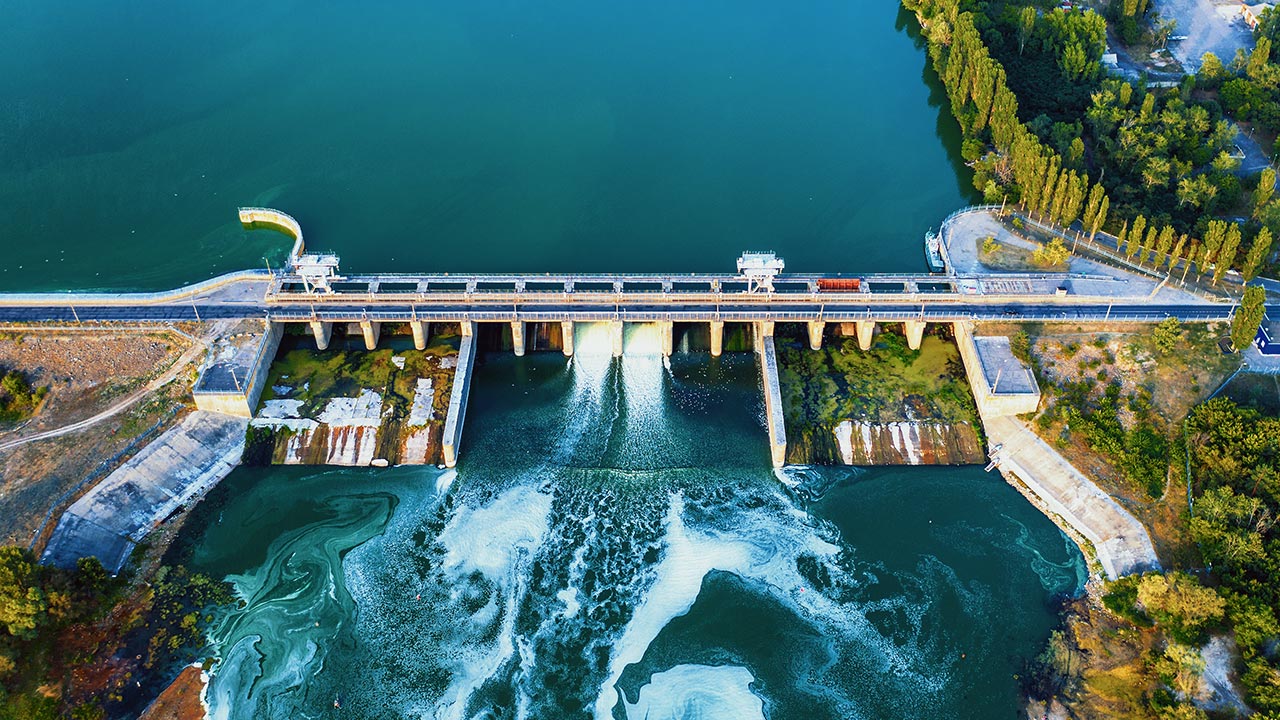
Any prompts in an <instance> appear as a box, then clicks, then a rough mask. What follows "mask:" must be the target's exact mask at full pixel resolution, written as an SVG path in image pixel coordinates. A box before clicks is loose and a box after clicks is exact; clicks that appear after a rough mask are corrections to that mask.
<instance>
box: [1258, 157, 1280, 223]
mask: <svg viewBox="0 0 1280 720" xmlns="http://www.w3.org/2000/svg"><path fill="white" fill-rule="evenodd" d="M1275 191H1276V171H1275V170H1273V169H1271V168H1269V167H1268V168H1263V170H1262V172H1261V173H1260V174H1259V175H1258V189H1257V190H1254V191H1253V216H1254V217H1258V213H1260V212H1262V208H1264V207H1266V205H1267V203H1268V202H1271V195H1272V194H1273V193H1275Z"/></svg>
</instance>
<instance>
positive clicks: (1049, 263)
mask: <svg viewBox="0 0 1280 720" xmlns="http://www.w3.org/2000/svg"><path fill="white" fill-rule="evenodd" d="M1069 257H1071V251H1070V250H1068V249H1067V246H1066V245H1065V244H1064V243H1063V242H1062V238H1057V237H1055V238H1054V239H1052V240H1050V241H1049V242H1048V243H1046V244H1044V245H1041V246H1040V247H1038V248H1036V250H1035V252H1033V253H1031V262H1033V263H1035V264H1036V265H1039V266H1041V267H1056V266H1058V265H1061V264H1063V263H1065V262H1066V261H1067V258H1069Z"/></svg>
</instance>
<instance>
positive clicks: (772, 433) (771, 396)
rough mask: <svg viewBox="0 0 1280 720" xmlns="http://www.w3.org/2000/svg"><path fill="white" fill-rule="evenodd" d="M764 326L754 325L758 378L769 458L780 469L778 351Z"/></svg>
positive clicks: (783, 436)
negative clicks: (766, 429) (766, 424)
mask: <svg viewBox="0 0 1280 720" xmlns="http://www.w3.org/2000/svg"><path fill="white" fill-rule="evenodd" d="M769 324H770V325H772V323H769ZM764 325H765V323H756V337H758V338H759V340H758V341H757V343H756V344H757V347H759V348H760V377H761V378H763V379H764V410H765V416H766V417H767V419H768V428H769V457H770V459H771V460H772V462H773V466H774V467H776V468H780V467H782V466H783V465H785V464H786V462H787V428H786V424H785V423H784V422H783V418H782V391H781V390H780V388H779V385H778V351H777V349H776V348H775V347H774V344H773V329H772V328H768V329H766V328H765V327H764ZM766 333H767V334H766Z"/></svg>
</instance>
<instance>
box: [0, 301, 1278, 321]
mask: <svg viewBox="0 0 1280 720" xmlns="http://www.w3.org/2000/svg"><path fill="white" fill-rule="evenodd" d="M1232 308H1233V306H1232V305H1229V304H1226V303H1222V304H1209V303H1187V304H1159V305H1154V304H1147V303H1143V302H1139V301H1134V300H1126V301H1123V302H1115V303H1111V304H1104V303H1098V304H1072V305H1058V304H1051V303H1033V302H1029V301H1017V302H1004V303H992V304H988V303H972V302H946V301H935V302H926V303H918V302H902V301H900V300H898V301H886V302H867V303H840V304H825V303H815V302H776V303H768V304H766V303H759V304H757V303H751V304H734V303H725V304H722V305H714V304H702V305H684V304H678V303H663V304H656V303H647V304H615V303H607V302H602V303H598V304H591V303H583V302H576V303H573V304H564V303H536V304H535V303H522V304H518V305H497V304H486V305H477V304H473V305H462V304H434V305H410V304H405V305H394V304H377V305H357V304H352V305H325V306H317V307H315V309H314V310H313V309H312V308H311V307H310V306H293V307H280V306H267V305H266V304H265V303H264V304H260V305H217V304H209V305H204V306H199V305H197V306H190V305H188V306H182V305H159V306H155V305H143V306H136V307H134V306H127V305H110V306H89V307H76V308H74V309H72V308H69V307H61V306H48V305H44V306H39V305H37V306H30V307H16V306H0V322H50V321H51V322H64V323H65V322H88V321H111V322H124V321H150V322H175V321H183V320H197V319H199V320H206V321H207V320H214V319H224V318H264V319H271V320H276V321H281V322H289V321H294V322H300V321H304V320H307V319H310V318H312V317H314V318H316V319H319V320H323V321H326V322H355V321H359V320H361V319H365V318H367V319H369V320H374V321H406V320H409V319H411V318H414V317H416V318H417V319H419V320H425V321H439V322H448V321H454V322H456V321H458V320H459V319H467V318H469V319H472V320H477V321H504V320H516V319H520V320H528V321H554V320H561V319H579V320H584V321H586V320H611V319H620V320H627V321H633V322H638V321H643V320H662V319H670V320H676V321H706V320H710V319H713V318H714V317H716V316H717V315H718V316H719V317H720V318H721V319H723V320H729V321H754V320H777V321H784V322H785V321H802V320H818V319H824V320H827V321H830V322H841V321H844V322H849V321H853V320H866V319H872V320H874V319H882V320H902V319H913V318H921V319H926V320H939V321H941V320H964V319H975V320H1007V321H1043V320H1079V321H1105V320H1135V321H1159V320H1163V319H1164V318H1166V317H1176V318H1178V319H1179V320H1184V321H1189V322H1197V321H1199V322H1208V321H1215V320H1226V319H1228V318H1229V317H1230V314H1231V311H1232ZM1268 309H1269V310H1270V311H1271V312H1273V313H1280V305H1274V306H1270V307H1269V308H1268Z"/></svg>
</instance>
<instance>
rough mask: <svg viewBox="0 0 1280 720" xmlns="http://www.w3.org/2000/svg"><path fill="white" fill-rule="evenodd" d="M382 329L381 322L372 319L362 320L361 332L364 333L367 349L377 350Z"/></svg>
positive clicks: (365, 347)
mask: <svg viewBox="0 0 1280 720" xmlns="http://www.w3.org/2000/svg"><path fill="white" fill-rule="evenodd" d="M381 331H382V325H381V324H380V323H376V322H373V321H372V320H361V321H360V332H361V333H363V334H364V349H365V350H376V349H377V348H378V335H379V334H380V333H381Z"/></svg>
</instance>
